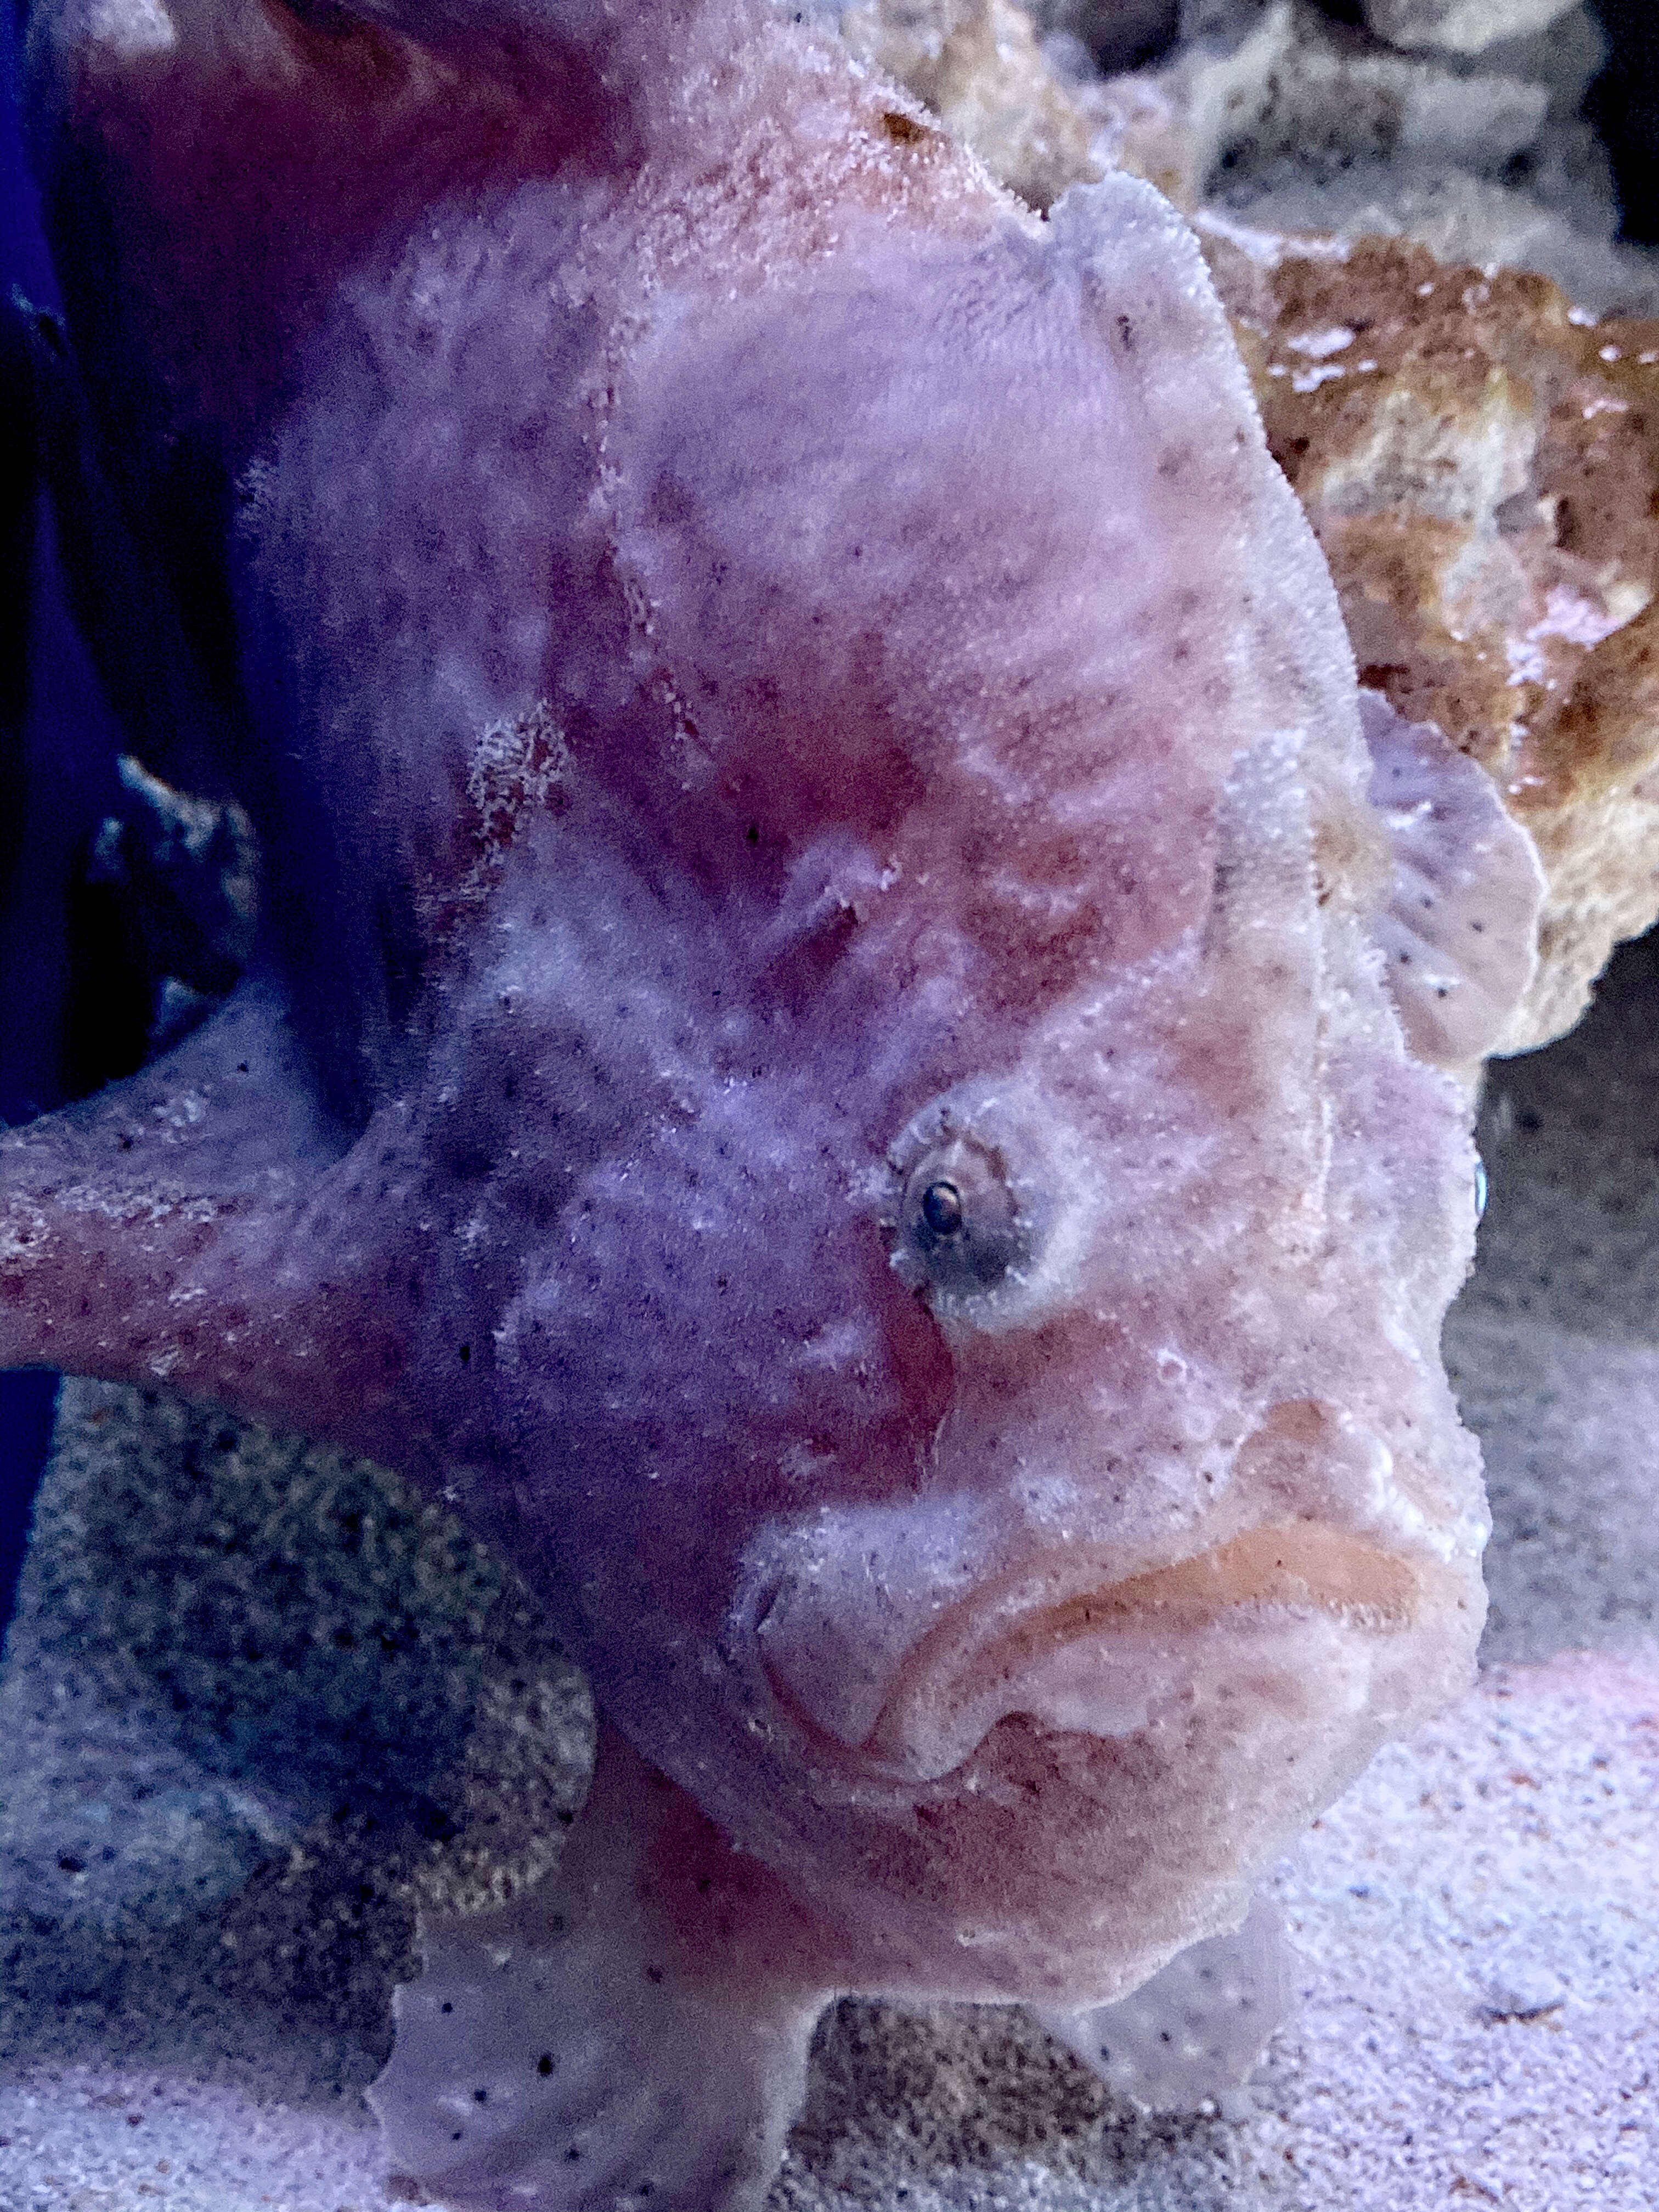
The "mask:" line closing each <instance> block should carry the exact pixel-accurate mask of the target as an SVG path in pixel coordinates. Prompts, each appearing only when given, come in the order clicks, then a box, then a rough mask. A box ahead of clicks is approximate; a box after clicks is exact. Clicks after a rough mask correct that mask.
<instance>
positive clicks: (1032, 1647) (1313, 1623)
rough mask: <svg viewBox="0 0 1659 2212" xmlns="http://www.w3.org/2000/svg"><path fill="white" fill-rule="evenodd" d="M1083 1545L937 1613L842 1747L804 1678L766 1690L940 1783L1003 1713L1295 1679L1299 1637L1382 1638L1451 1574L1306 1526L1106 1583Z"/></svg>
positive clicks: (1059, 1716) (1129, 1726)
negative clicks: (814, 1710) (1206, 1684)
mask: <svg viewBox="0 0 1659 2212" xmlns="http://www.w3.org/2000/svg"><path fill="white" fill-rule="evenodd" d="M1104 1565H1105V1563H1104V1562H1103V1560H1102V1559H1099V1558H1098V1556H1096V1557H1093V1558H1091V1555H1090V1553H1089V1552H1087V1551H1080V1552H1075V1553H1051V1554H1048V1555H1045V1556H1043V1557H1042V1558H1039V1559H1036V1560H1034V1561H1032V1562H1031V1563H1030V1565H1026V1566H1024V1567H1023V1568H1021V1569H1019V1570H1018V1571H1014V1572H1012V1573H1008V1574H1005V1575H1002V1576H1000V1577H994V1578H992V1579H991V1580H990V1581H988V1582H987V1583H984V1584H982V1585H981V1587H979V1588H978V1589H975V1590H974V1591H972V1592H971V1593H970V1594H968V1595H963V1597H961V1598H959V1599H958V1600H957V1601H956V1602H955V1603H954V1604H952V1605H951V1606H950V1607H948V1609H947V1610H946V1611H945V1613H942V1614H941V1615H939V1617H938V1618H937V1619H935V1620H934V1621H933V1624H932V1626H930V1627H928V1628H927V1631H926V1632H924V1633H923V1634H922V1635H921V1637H920V1638H918V1639H917V1640H916V1642H915V1644H912V1645H911V1646H910V1647H909V1649H908V1650H907V1651H906V1652H905V1653H904V1655H903V1656H902V1659H901V1660H900V1662H899V1663H898V1666H897V1668H896V1670H895V1672H894V1674H893V1676H892V1678H891V1680H890V1685H889V1686H888V1688H887V1692H886V1694H885V1697H884V1699H883V1702H882V1704H881V1706H880V1709H879V1711H878V1715H877V1717H876V1720H875V1723H874V1726H873V1727H872V1729H870V1731H869V1733H868V1735H866V1737H865V1738H864V1740H863V1741H861V1742H859V1743H856V1744H852V1743H848V1742H846V1741H844V1738H843V1736H842V1732H841V1731H840V1730H835V1729H830V1730H828V1731H826V1730H825V1729H824V1728H823V1725H822V1723H820V1722H817V1721H815V1720H814V1718H813V1717H812V1715H811V1711H810V1707H811V1704H812V1703H813V1702H814V1701H813V1700H812V1699H811V1698H810V1696H809V1697H807V1698H805V1699H803V1697H802V1695H801V1686H800V1685H799V1681H797V1682H796V1683H794V1684H789V1683H786V1682H783V1681H781V1680H779V1679H778V1675H777V1673H776V1670H775V1668H772V1667H771V1666H770V1665H769V1666H768V1670H767V1671H768V1674H769V1676H770V1677H771V1680H772V1685H773V1688H774V1691H775V1692H776V1693H777V1694H778V1695H779V1697H780V1699H781V1702H782V1703H783V1704H784V1705H785V1706H786V1707H787V1709H788V1710H790V1711H791V1712H792V1713H793V1715H794V1717H795V1718H796V1719H797V1720H798V1721H799V1722H801V1723H804V1724H805V1726H806V1727H807V1728H808V1729H809V1730H810V1731H811V1733H812V1734H813V1735H815V1736H816V1737H817V1739H818V1741H819V1742H820V1744H821V1745H822V1746H823V1748H824V1749H825V1750H831V1749H833V1753H834V1755H836V1756H837V1757H838V1758H839V1759H846V1758H847V1757H848V1754H849V1753H850V1754H851V1756H852V1758H853V1759H854V1761H855V1762H856V1764H857V1765H859V1766H860V1767H861V1768H863V1769H864V1770H865V1771H872V1770H873V1771H877V1772H884V1773H885V1774H887V1775H890V1776H891V1777H893V1778H895V1779H898V1778H902V1779H904V1780H907V1781H915V1782H924V1781H933V1780H937V1779H938V1778H939V1777H940V1776H942V1775H945V1774H947V1773H949V1772H950V1771H951V1770H952V1769H953V1768H954V1767H957V1766H958V1765H961V1764H962V1762H963V1760H964V1759H967V1758H968V1757H969V1754H970V1753H972V1752H973V1751H974V1750H975V1747H977V1746H978V1745H979V1744H980V1743H981V1742H982V1741H984V1739H985V1738H986V1736H987V1735H989V1734H990V1732H991V1730H992V1729H993V1728H994V1727H995V1726H996V1724H997V1723H998V1722H999V1721H1000V1720H1002V1719H1005V1718H1006V1717H1008V1716H1010V1715H1012V1714H1014V1713H1024V1714H1027V1715H1030V1717H1032V1718H1033V1719H1034V1720H1036V1721H1038V1722H1039V1723H1047V1724H1048V1725H1049V1726H1051V1727H1053V1728H1055V1729H1065V1730H1069V1731H1076V1732H1078V1733H1080V1734H1084V1735H1095V1736H1121V1735H1130V1734H1132V1733H1133V1731H1134V1730H1135V1729H1139V1728H1144V1727H1145V1726H1146V1724H1147V1722H1148V1720H1149V1717H1150V1715H1151V1711H1152V1707H1153V1706H1154V1705H1157V1704H1158V1703H1161V1702H1162V1701H1163V1700H1164V1699H1166V1698H1167V1697H1168V1696H1170V1694H1172V1693H1176V1692H1180V1691H1181V1690H1182V1689H1183V1688H1184V1687H1185V1686H1188V1684H1190V1683H1192V1682H1194V1680H1198V1679H1199V1678H1200V1677H1203V1676H1209V1677H1212V1678H1214V1679H1217V1680H1219V1679H1221V1678H1222V1676H1223V1675H1224V1674H1226V1675H1231V1677H1232V1678H1234V1679H1235V1680H1241V1679H1244V1678H1248V1677H1251V1676H1253V1675H1254V1676H1255V1677H1265V1676H1268V1675H1273V1674H1283V1675H1285V1676H1287V1677H1293V1676H1295V1675H1296V1674H1297V1673H1298V1672H1299V1671H1300V1670H1301V1669H1302V1668H1304V1667H1305V1666H1306V1665H1307V1663H1308V1662H1309V1660H1310V1657H1311V1656H1312V1655H1311V1654H1310V1651H1309V1650H1308V1649H1307V1644H1308V1638H1309V1636H1310V1632H1315V1633H1317V1632H1319V1631H1321V1630H1323V1631H1324V1632H1325V1633H1326V1634H1327V1635H1330V1634H1332V1633H1335V1632H1343V1631H1346V1632H1357V1633H1358V1635H1359V1636H1361V1637H1362V1638H1364V1639H1366V1640H1368V1641H1369V1640H1370V1639H1372V1638H1392V1637H1395V1636H1398V1635H1400V1634H1401V1633H1402V1632H1406V1631H1407V1630H1409V1629H1410V1628H1411V1627H1412V1626H1413V1624H1414V1623H1415V1622H1416V1621H1417V1620H1418V1619H1419V1616H1420V1614H1421V1613H1422V1610H1423V1607H1424V1605H1425V1601H1426V1600H1427V1599H1428V1598H1429V1595H1430V1593H1429V1590H1428V1589H1427V1584H1428V1583H1429V1582H1431V1581H1434V1580H1436V1579H1437V1577H1441V1576H1443V1575H1444V1574H1445V1573H1446V1572H1447V1570H1445V1569H1444V1568H1443V1567H1442V1566H1441V1565H1440V1563H1439V1562H1438V1561H1435V1560H1431V1559H1421V1560H1419V1559H1406V1558H1403V1557H1401V1556H1400V1555H1399V1554H1397V1553H1392V1552H1388V1551H1383V1550H1381V1549H1379V1548H1378V1547H1377V1546H1376V1544H1375V1543H1372V1542H1368V1541H1365V1540H1364V1538H1362V1537H1360V1536H1358V1535H1355V1534H1350V1533H1348V1532H1346V1531H1344V1530H1342V1529H1340V1528H1327V1527H1324V1526H1322V1524H1319V1523H1317V1522H1291V1523H1283V1524H1280V1525H1278V1526H1273V1527H1266V1528H1254V1529H1250V1530H1249V1531H1247V1532H1246V1533H1244V1534H1241V1535H1237V1536H1235V1537H1232V1538H1231V1539H1230V1540H1228V1541H1225V1542H1224V1543H1220V1544H1217V1545H1215V1546H1213V1547H1212V1548H1211V1549H1209V1550H1207V1551H1205V1552H1200V1553H1197V1554H1195V1555H1194V1556H1193V1557H1192V1558H1189V1559H1182V1560H1179V1561H1177V1562H1176V1563H1174V1564H1173V1565H1165V1566H1158V1567H1152V1568H1148V1569H1146V1570H1145V1571H1141V1572H1138V1573H1133V1574H1130V1575H1128V1576H1125V1577H1120V1578H1119V1579H1116V1580H1110V1579H1104V1578H1103V1568H1104Z"/></svg>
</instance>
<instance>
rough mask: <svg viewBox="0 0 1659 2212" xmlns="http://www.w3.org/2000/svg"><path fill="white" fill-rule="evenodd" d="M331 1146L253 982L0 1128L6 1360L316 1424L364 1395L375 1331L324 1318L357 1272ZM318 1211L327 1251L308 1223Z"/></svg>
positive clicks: (286, 1038)
mask: <svg viewBox="0 0 1659 2212" xmlns="http://www.w3.org/2000/svg"><path fill="white" fill-rule="evenodd" d="M342 1149H343V1147H342V1145H341V1142H340V1141H339V1140H338V1139H334V1138H331V1134H330V1133H329V1132H328V1131H327V1130H325V1127H323V1125H322V1123H321V1121H320V1119H319V1115H318V1114H317V1111H316V1109H315V1106H314V1103H313V1100H312V1097H311V1093H310V1088H309V1083H308V1079H307V1071H306V1069H305V1067H304V1066H303V1063H302V1061H301V1055H300V1054H299V1052H298V1049H297V1048H296V1046H295V1042H294V1040H293V1038H292V1036H290V1034H289V1029H288V1026H287V1023H286V1020H285V1018H284V1016H283V1010H282V1007H281V1005H280V1003H279V1002H278V1000H276V998H275V996H274V995H272V994H267V993H265V992H264V991H262V990H260V989H257V988H251V987H244V988H243V989H242V990H240V991H239V992H238V993H237V994H235V995H234V997H233V998H232V999H231V1000H228V1002H227V1004H226V1006H225V1007H224V1008H223V1010H222V1012H220V1013H218V1014H217V1015H216V1016H215V1017H214V1018H213V1019H212V1020H210V1021H209V1022H208V1023H206V1024H204V1026H203V1027H202V1028H200V1029H199V1030H196V1031H195V1032H194V1033H193V1034H192V1035H191V1036H190V1037H188V1038H187V1039H186V1040H185V1042H184V1043H183V1044H181V1045H180V1046H179V1048H177V1049H176V1050H175V1051H173V1052H172V1053H170V1054H167V1057H166V1058H165V1059H163V1060H158V1061H156V1062H155V1064H154V1066H150V1067H148V1068H146V1069H145V1070H144V1071H143V1073H140V1074H138V1075H136V1076H134V1077H133V1078H131V1080H130V1081H128V1082H125V1083H123V1084H120V1085H116V1086H114V1087H112V1089H110V1090H108V1091H103V1092H101V1093H100V1094H99V1095H98V1096H97V1097H94V1098H91V1099H88V1101H86V1103H84V1104H82V1105H79V1106H76V1107H71V1108H70V1109H66V1110H65V1111H64V1112H63V1113H59V1114H53V1115H46V1117H44V1118H43V1119H41V1120H40V1121H30V1122H27V1123H24V1124H22V1125H21V1126H20V1127H16V1128H12V1129H6V1130H4V1131H0V1365H4V1366H13V1367H18V1366H30V1365H42V1366H52V1367H61V1368H65V1369H68V1370H70V1371H72V1372H74V1373H76V1374H86V1375H99V1376H105V1377H106V1378H108V1379H109V1380H112V1381H117V1382H127V1381H131V1382H138V1383H154V1382H163V1381H164V1382H167V1383H170V1384H171V1385H172V1386H173V1387H174V1388H176V1389H181V1390H184V1391H186V1392H191V1393H193V1394H194V1395H198V1396H204V1397H211V1398H216V1399H219V1400H222V1401H224V1402H226V1403H228V1404H231V1405H234V1406H238V1407H241V1408H242V1409H243V1410H245V1411H247V1412H262V1411H271V1412H276V1413H280V1412H281V1411H282V1410H283V1408H284V1407H287V1408H289V1409H290V1410H291V1408H292V1407H293V1406H295V1405H307V1406H309V1405H312V1404H314V1405H315V1406H316V1407H317V1409H318V1412H319V1417H320V1421H321V1423H322V1424H324V1425H326V1424H327V1422H328V1417H329V1410H330V1400H331V1396H337V1395H340V1394H341V1393H342V1392H349V1393H351V1394H352V1395H353V1397H354V1400H355V1401H356V1403H358V1404H359V1405H361V1404H362V1399H363V1394H364V1391H365V1389H366V1388H372V1385H371V1384H369V1382H368V1377H367V1376H366V1374H365V1372H364V1371H362V1354H363V1352H364V1351H365V1349H366V1347H367V1345H368V1338H367V1336H366V1334H365V1333H364V1331H363V1330H362V1328H354V1329H351V1330H346V1329H344V1328H339V1329H334V1330H330V1329H328V1328H325V1326H324V1314H323V1308H324V1307H325V1306H327V1305H329V1304H330V1303H331V1301H333V1302H334V1303H336V1304H337V1303H338V1302H339V1289H340V1286H341V1285H345V1284H347V1283H348V1282H349V1277H350V1273H351V1260H350V1254H349V1249H348V1245H349V1240H348V1238H347V1237H346V1236H345V1234H344V1231H343V1222H342V1216H343V1211H344V1209H343V1208H342V1207H340V1206H332V1207H331V1206H327V1205H326V1203H325V1194H327V1193H328V1192H329V1190H330V1188H331V1185H332V1184H333V1183H334V1182H337V1181H338V1180H339V1155H340V1152H341V1151H342ZM319 1204H323V1205H324V1210H325V1212H328V1214H329V1217H330V1218H331V1220H332V1221H333V1223H334V1225H335V1234H334V1236H333V1238H332V1240H331V1249H325V1247H323V1246H319V1243H318V1242H317V1240H316V1238H315V1237H314V1235H313V1234H309V1233H307V1232H308V1230H309V1229H314V1218H313V1214H314V1209H316V1208H317V1207H318V1206H319ZM319 1271H321V1273H323V1274H325V1275H327V1276H329V1277H331V1279H332V1281H331V1283H324V1282H322V1281H320V1280H319ZM381 1304H382V1305H384V1304H386V1301H385V1300H384V1299H382V1300H381ZM325 1338H327V1339H329V1340H330V1343H331V1356H330V1358H325V1357H324V1356H323V1351H322V1345H323V1340H324V1339H325ZM331 1361H332V1364H331ZM354 1365H355V1366H356V1370H357V1371H356V1372H351V1373H348V1372H347V1370H348V1369H351V1368H353V1367H354Z"/></svg>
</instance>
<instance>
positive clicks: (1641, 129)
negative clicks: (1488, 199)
mask: <svg viewBox="0 0 1659 2212" xmlns="http://www.w3.org/2000/svg"><path fill="white" fill-rule="evenodd" d="M1592 6H1593V8H1594V11H1595V14H1596V15H1597V16H1599V17H1600V19H1601V27H1602V28H1603V30H1605V31H1606V33H1607V40H1608V44H1609V46H1611V48H1612V52H1611V54H1610V56H1609V58H1608V61H1607V67H1606V68H1605V69H1604V70H1602V72H1601V76H1599V77H1598V78H1597V79H1596V81H1595V84H1594V85H1593V86H1592V87H1591V88H1590V94H1589V100H1588V101H1587V102H1586V103H1585V112H1586V113H1587V114H1588V115H1589V119H1590V121H1591V122H1592V123H1594V124H1595V127H1596V129H1597V130H1598V131H1600V132H1601V137H1603V139H1604V140H1605V141H1606V142H1607V151H1608V153H1609V155H1611V156H1612V159H1613V177H1614V179H1615V181H1616V183H1617V185H1618V187H1619V204H1620V210H1621V211H1622V216H1623V222H1622V223H1621V226H1620V235H1621V237H1624V238H1626V239H1629V240H1631V241H1632V243H1633V244H1636V245H1638V246H1652V245H1654V244H1656V243H1659V9H1656V8H1655V6H1654V4H1653V0H1592Z"/></svg>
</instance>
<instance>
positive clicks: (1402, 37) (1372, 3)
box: [1365, 0, 1571, 54]
mask: <svg viewBox="0 0 1659 2212" xmlns="http://www.w3.org/2000/svg"><path fill="white" fill-rule="evenodd" d="M1570 5H1571V0H1365V21H1367V22H1368V23H1369V24H1370V27H1371V28H1372V30H1374V31H1375V32H1376V34H1377V36H1378V38H1380V39H1387V40H1389V41H1390V42H1391V43H1392V44H1393V45H1395V46H1443V47H1445V48H1446V49H1447V50H1448V51H1449V52H1452V53H1457V54H1478V53H1483V52H1485V51H1486V48H1487V47H1488V46H1496V45H1497V44H1498V42H1499V40H1506V39H1524V38H1528V37H1530V36H1531V34H1532V33H1534V31H1542V30H1547V28H1548V27H1549V26H1550V25H1551V24H1552V23H1553V22H1554V21H1555V20H1556V18H1557V17H1558V16H1559V15H1565V13H1566V10H1567V8H1568V7H1569V6H1570Z"/></svg>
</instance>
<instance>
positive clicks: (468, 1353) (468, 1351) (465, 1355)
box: [461, 1344, 472, 1367]
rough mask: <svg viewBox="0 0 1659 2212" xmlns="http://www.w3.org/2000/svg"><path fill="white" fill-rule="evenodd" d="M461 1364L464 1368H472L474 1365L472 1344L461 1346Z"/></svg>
mask: <svg viewBox="0 0 1659 2212" xmlns="http://www.w3.org/2000/svg"><path fill="white" fill-rule="evenodd" d="M461 1364H462V1366H463V1367H470V1366H471V1364H472V1346H471V1345H470V1344H464V1345H463V1346H461Z"/></svg>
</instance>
